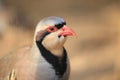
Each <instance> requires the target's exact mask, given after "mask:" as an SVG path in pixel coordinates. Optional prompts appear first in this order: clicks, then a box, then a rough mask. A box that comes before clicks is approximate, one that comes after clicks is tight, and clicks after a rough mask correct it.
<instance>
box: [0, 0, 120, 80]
mask: <svg viewBox="0 0 120 80" xmlns="http://www.w3.org/2000/svg"><path fill="white" fill-rule="evenodd" d="M47 16H59V17H62V18H64V19H65V20H66V21H67V25H68V26H69V27H71V28H73V29H74V30H75V32H76V33H77V35H78V37H77V38H75V37H70V38H69V40H68V41H67V43H66V44H65V47H66V49H67V51H68V53H69V58H70V62H71V75H70V80H120V62H119V61H120V53H119V52H120V51H119V50H120V1H119V0H0V57H3V56H6V55H7V54H9V53H10V52H11V51H14V50H16V49H18V48H20V47H22V46H24V45H32V41H33V34H34V29H35V26H36V24H37V23H38V22H39V21H40V20H41V19H42V18H44V17H47Z"/></svg>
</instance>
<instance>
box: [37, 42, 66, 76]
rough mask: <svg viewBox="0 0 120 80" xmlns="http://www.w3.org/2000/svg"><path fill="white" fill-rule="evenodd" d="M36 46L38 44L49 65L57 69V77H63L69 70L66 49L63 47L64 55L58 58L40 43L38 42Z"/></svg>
mask: <svg viewBox="0 0 120 80" xmlns="http://www.w3.org/2000/svg"><path fill="white" fill-rule="evenodd" d="M36 44H37V47H38V48H39V51H40V53H41V55H42V56H43V57H44V59H45V60H46V61H47V62H48V63H50V64H51V65H52V66H53V68H54V69H55V73H56V75H58V76H59V77H62V76H63V74H64V73H65V71H66V69H67V52H66V50H65V48H64V47H63V50H62V54H63V55H62V56H61V57H58V56H56V55H54V54H53V53H51V52H50V51H48V50H47V49H46V48H45V47H44V46H43V45H42V44H41V43H39V42H38V41H36Z"/></svg>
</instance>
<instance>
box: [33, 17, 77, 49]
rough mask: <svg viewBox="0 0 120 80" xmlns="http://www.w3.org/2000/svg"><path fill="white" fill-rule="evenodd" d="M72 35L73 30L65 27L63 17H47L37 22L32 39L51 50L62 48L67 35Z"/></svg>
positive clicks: (73, 33)
mask: <svg viewBox="0 0 120 80" xmlns="http://www.w3.org/2000/svg"><path fill="white" fill-rule="evenodd" d="M74 35H75V32H74V31H73V30H72V29H70V28H68V27H67V25H66V22H65V20H64V19H62V18H60V17H47V18H44V19H42V20H41V21H40V22H39V23H38V25H37V27H36V31H35V35H34V40H35V42H36V41H37V42H39V43H40V44H42V45H43V46H44V47H45V48H46V49H47V50H49V51H52V50H57V49H60V48H62V47H63V45H64V43H65V41H66V39H67V36H74Z"/></svg>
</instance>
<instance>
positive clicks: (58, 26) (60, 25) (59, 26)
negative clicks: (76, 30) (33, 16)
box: [55, 22, 66, 29]
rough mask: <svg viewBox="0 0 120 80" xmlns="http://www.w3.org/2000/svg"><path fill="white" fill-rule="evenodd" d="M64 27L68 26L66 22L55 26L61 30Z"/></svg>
mask: <svg viewBox="0 0 120 80" xmlns="http://www.w3.org/2000/svg"><path fill="white" fill-rule="evenodd" d="M64 25H66V22H63V23H60V24H56V25H55V26H56V27H57V28H58V29H60V28H62V27H63V26H64Z"/></svg>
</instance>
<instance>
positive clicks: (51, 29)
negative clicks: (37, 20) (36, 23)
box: [47, 26, 58, 32]
mask: <svg viewBox="0 0 120 80" xmlns="http://www.w3.org/2000/svg"><path fill="white" fill-rule="evenodd" d="M57 30H58V29H57V28H56V27H54V26H52V27H51V26H50V27H48V29H47V31H48V32H55V31H57Z"/></svg>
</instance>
